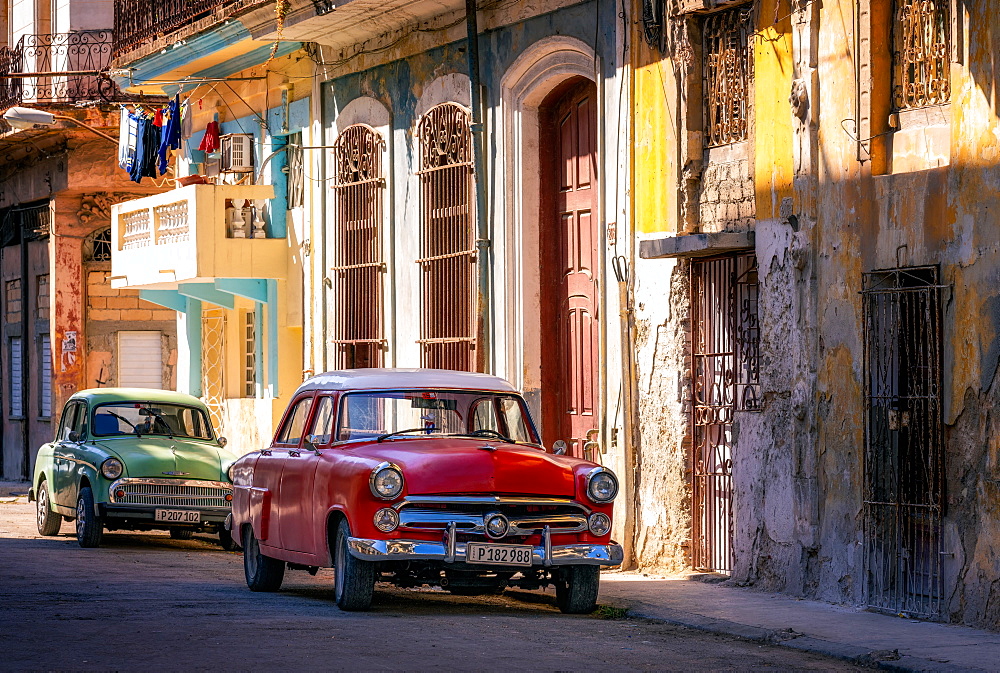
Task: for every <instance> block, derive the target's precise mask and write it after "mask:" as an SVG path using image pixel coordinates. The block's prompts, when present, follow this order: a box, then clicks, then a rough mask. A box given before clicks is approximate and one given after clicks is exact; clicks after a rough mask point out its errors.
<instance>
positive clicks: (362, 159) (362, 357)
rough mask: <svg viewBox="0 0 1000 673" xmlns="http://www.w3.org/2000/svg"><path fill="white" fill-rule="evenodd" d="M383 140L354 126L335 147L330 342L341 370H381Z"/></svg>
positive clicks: (358, 126)
mask: <svg viewBox="0 0 1000 673" xmlns="http://www.w3.org/2000/svg"><path fill="white" fill-rule="evenodd" d="M384 149H385V140H383V138H382V136H381V135H380V134H379V133H378V132H377V131H376V130H375V129H373V128H372V127H370V126H368V125H366V124H354V125H352V126H348V127H347V128H346V129H344V130H343V131H342V132H341V133H340V135H339V136H338V137H337V141H336V142H335V143H334V150H333V157H334V184H333V187H334V195H335V202H336V211H335V212H336V218H335V221H334V224H333V226H334V231H333V245H334V252H333V259H334V266H333V268H332V269H331V272H332V273H333V283H334V294H335V301H336V303H337V309H336V311H334V314H333V315H334V327H333V342H334V343H335V344H337V360H338V364H339V366H340V367H341V368H348V369H352V368H356V367H380V366H382V350H383V347H384V345H385V338H384V333H383V332H384V330H383V319H382V313H383V311H382V275H383V274H384V273H385V263H384V261H383V259H382V199H383V192H384V190H385V178H384V177H383V175H382V152H383V150H384Z"/></svg>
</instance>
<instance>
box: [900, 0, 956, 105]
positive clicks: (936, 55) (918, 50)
mask: <svg viewBox="0 0 1000 673" xmlns="http://www.w3.org/2000/svg"><path fill="white" fill-rule="evenodd" d="M950 53H951V4H950V2H949V0H894V2H893V21H892V105H893V109H894V110H896V111H897V112H898V111H902V110H909V109H913V108H920V107H927V106H930V105H941V104H944V103H947V102H948V101H949V100H951V61H950Z"/></svg>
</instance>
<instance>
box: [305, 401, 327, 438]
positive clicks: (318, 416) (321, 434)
mask: <svg viewBox="0 0 1000 673" xmlns="http://www.w3.org/2000/svg"><path fill="white" fill-rule="evenodd" d="M309 434H310V435H312V436H313V443H314V444H329V443H330V438H331V437H333V398H332V397H321V398H319V406H317V407H316V413H315V414H314V415H313V422H312V429H311V430H310V431H309Z"/></svg>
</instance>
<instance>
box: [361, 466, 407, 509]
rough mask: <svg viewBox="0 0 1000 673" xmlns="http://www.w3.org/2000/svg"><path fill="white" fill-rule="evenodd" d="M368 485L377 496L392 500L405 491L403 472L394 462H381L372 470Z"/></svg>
mask: <svg viewBox="0 0 1000 673" xmlns="http://www.w3.org/2000/svg"><path fill="white" fill-rule="evenodd" d="M368 485H369V486H370V487H371V489H372V495H374V496H375V497H376V498H381V499H382V500H392V499H393V498H395V497H396V496H398V495H399V494H400V493H402V492H403V473H402V472H401V471H400V469H399V468H398V467H397V466H395V465H393V464H392V463H381V464H379V465H377V466H375V469H374V470H372V474H371V477H369V479H368Z"/></svg>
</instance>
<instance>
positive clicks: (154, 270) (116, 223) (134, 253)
mask: <svg viewBox="0 0 1000 673" xmlns="http://www.w3.org/2000/svg"><path fill="white" fill-rule="evenodd" d="M273 197H274V188H273V187H272V186H270V185H188V186H187V187H180V188H178V189H174V190H171V191H169V192H164V193H162V194H156V195H154V196H148V197H145V198H142V199H134V200H132V201H125V202H124V203H120V204H117V205H116V206H114V208H113V209H112V244H113V246H114V250H113V252H112V255H111V275H112V279H111V285H112V287H115V288H133V289H140V290H178V289H180V290H183V289H184V286H186V285H191V284H196V285H204V284H215V282H216V280H219V279H266V278H272V279H280V278H285V269H286V266H287V265H286V248H287V245H286V241H285V239H284V238H271V237H269V232H268V227H267V223H266V221H265V210H266V206H267V203H268V201H269V200H270V199H272V198H273ZM182 294H183V292H182Z"/></svg>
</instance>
